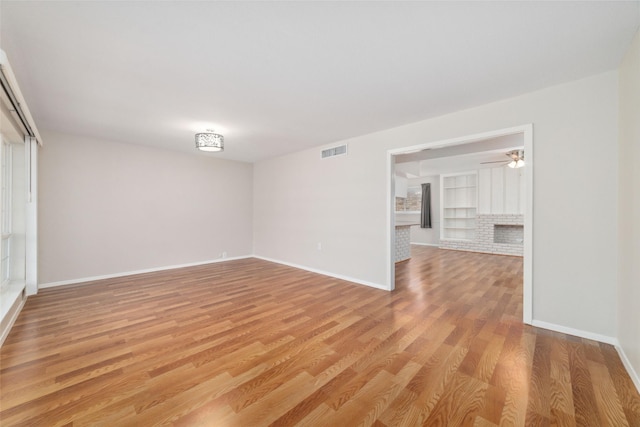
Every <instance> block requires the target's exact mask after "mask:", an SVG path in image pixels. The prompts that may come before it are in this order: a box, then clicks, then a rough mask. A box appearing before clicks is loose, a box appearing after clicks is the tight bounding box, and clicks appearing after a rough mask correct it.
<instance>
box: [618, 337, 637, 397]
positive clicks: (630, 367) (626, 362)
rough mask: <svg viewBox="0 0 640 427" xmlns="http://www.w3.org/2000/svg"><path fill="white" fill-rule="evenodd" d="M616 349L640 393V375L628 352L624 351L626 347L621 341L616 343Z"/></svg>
mask: <svg viewBox="0 0 640 427" xmlns="http://www.w3.org/2000/svg"><path fill="white" fill-rule="evenodd" d="M616 341H617V340H616ZM616 350H617V351H618V355H619V356H620V360H622V364H623V365H624V367H625V369H626V370H627V372H628V373H629V376H630V377H631V381H633V384H634V385H635V386H636V389H637V390H638V393H640V376H639V375H638V373H637V372H636V370H635V369H633V365H632V364H631V361H630V360H629V358H628V357H627V354H626V353H625V352H624V349H623V348H622V347H621V346H620V343H618V344H617V345H616Z"/></svg>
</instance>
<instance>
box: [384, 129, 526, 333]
mask: <svg viewBox="0 0 640 427" xmlns="http://www.w3.org/2000/svg"><path fill="white" fill-rule="evenodd" d="M516 134H522V135H523V140H524V151H525V153H526V158H527V167H526V168H524V169H525V182H526V204H525V210H524V245H523V253H524V258H523V270H524V272H523V284H522V321H523V322H524V323H526V324H528V325H531V324H532V322H533V170H534V169H533V124H532V123H529V124H525V125H521V126H514V127H510V128H505V129H498V130H493V131H489V132H483V133H477V134H474V135H467V136H461V137H457V138H451V139H446V140H440V141H433V142H427V143H424V144H418V145H413V146H410V147H402V148H394V149H391V150H387V248H386V249H387V281H388V289H389V290H393V289H394V288H395V257H394V256H393V254H394V253H395V225H396V213H395V173H394V170H395V157H394V156H396V155H398V154H404V153H409V152H415V151H421V150H424V149H427V148H430V149H434V148H442V147H447V146H451V145H459V144H469V143H474V142H480V141H483V140H486V139H491V138H497V137H500V136H506V135H516Z"/></svg>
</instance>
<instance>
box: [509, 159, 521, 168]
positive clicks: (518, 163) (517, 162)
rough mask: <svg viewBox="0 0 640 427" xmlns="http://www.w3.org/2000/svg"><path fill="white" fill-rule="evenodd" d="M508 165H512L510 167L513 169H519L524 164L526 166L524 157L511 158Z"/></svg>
mask: <svg viewBox="0 0 640 427" xmlns="http://www.w3.org/2000/svg"><path fill="white" fill-rule="evenodd" d="M507 166H509V167H510V168H512V169H518V168H521V167H523V166H524V160H522V159H518V160H515V159H514V160H511V161H510V162H509V164H508V165H507Z"/></svg>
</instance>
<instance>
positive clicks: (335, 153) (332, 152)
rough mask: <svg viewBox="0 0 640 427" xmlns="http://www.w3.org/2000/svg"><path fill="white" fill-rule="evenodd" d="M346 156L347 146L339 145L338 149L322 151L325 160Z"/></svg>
mask: <svg viewBox="0 0 640 427" xmlns="http://www.w3.org/2000/svg"><path fill="white" fill-rule="evenodd" d="M344 154H347V146H346V145H339V146H337V147H333V148H327V149H326V150H322V158H323V159H326V158H327V157H334V156H342V155H344Z"/></svg>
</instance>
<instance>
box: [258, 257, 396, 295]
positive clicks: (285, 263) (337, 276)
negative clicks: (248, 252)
mask: <svg viewBox="0 0 640 427" xmlns="http://www.w3.org/2000/svg"><path fill="white" fill-rule="evenodd" d="M253 257H254V258H257V259H261V260H263V261H269V262H274V263H276V264H282V265H286V266H287V267H293V268H298V269H300V270H305V271H310V272H311V273H317V274H322V275H323V276H328V277H333V278H335V279H340V280H345V281H347V282H352V283H355V284H358V285H364V286H369V287H371V288H376V289H382V290H383V291H388V290H389V289H387V288H386V287H385V286H384V285H380V284H378V283H373V282H367V281H366V280H360V279H354V278H353V277H349V276H343V275H342V274H335V273H330V272H328V271H324V270H318V269H316V268H310V267H305V266H304V265H299V264H293V263H290V262H285V261H280V260H277V259H273V258H267V257H263V256H258V255H254V256H253Z"/></svg>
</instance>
